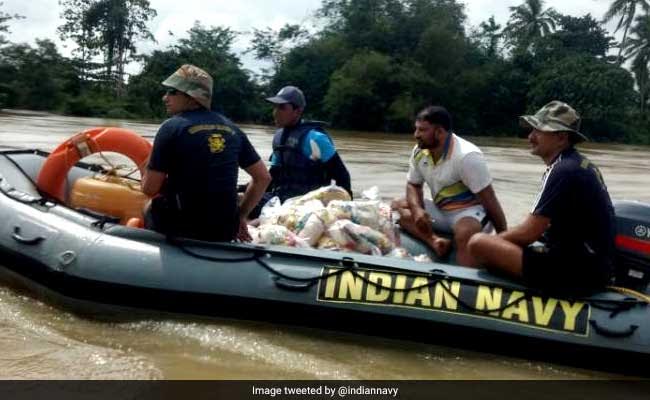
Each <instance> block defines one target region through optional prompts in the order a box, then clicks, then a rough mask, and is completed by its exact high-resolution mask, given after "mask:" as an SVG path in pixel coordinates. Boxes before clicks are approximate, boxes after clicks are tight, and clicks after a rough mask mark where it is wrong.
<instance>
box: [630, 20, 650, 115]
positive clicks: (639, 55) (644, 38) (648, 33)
mask: <svg viewBox="0 0 650 400" xmlns="http://www.w3.org/2000/svg"><path fill="white" fill-rule="evenodd" d="M631 33H632V35H633V36H631V37H630V38H629V39H628V42H627V43H626V46H625V53H624V55H625V58H626V59H631V60H632V72H633V73H634V77H635V78H636V83H637V86H638V87H639V96H640V97H639V102H640V104H639V106H640V110H641V115H642V117H645V113H646V106H647V103H648V95H649V94H650V82H649V80H650V79H649V75H650V16H649V15H644V16H640V17H638V18H637V23H636V25H635V26H634V27H633V28H632V31H631Z"/></svg>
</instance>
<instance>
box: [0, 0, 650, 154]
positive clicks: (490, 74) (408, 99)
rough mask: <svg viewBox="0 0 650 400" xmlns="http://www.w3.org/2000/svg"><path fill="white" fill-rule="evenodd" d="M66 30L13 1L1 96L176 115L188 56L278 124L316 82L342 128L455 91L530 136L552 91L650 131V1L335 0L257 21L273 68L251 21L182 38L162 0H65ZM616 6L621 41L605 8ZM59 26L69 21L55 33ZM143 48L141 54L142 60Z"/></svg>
mask: <svg viewBox="0 0 650 400" xmlns="http://www.w3.org/2000/svg"><path fill="white" fill-rule="evenodd" d="M59 5H60V7H61V10H62V17H63V20H64V23H63V24H62V25H61V26H60V27H59V29H58V34H59V35H60V37H61V38H62V39H68V40H72V41H73V42H74V43H75V44H76V48H75V50H74V51H73V53H72V56H71V57H64V56H62V55H61V53H60V51H59V49H57V47H56V45H55V44H54V43H53V42H52V41H50V40H47V39H43V40H38V41H36V44H35V45H28V44H24V43H10V42H7V40H6V39H5V38H4V37H3V36H2V34H3V32H7V30H8V29H10V28H11V25H12V24H13V23H19V22H17V20H18V19H20V18H22V17H21V16H18V15H8V14H6V13H3V12H2V3H0V107H15V108H18V107H19V108H29V109H36V110H48V111H55V112H61V113H66V114H71V115H78V116H100V117H112V118H147V119H159V118H163V117H164V109H163V107H162V104H161V100H160V98H161V95H162V88H161V86H160V82H161V81H162V80H163V79H164V78H166V77H167V76H168V75H169V74H171V73H172V72H173V71H174V70H176V68H178V66H179V65H181V64H183V63H193V64H196V65H198V66H201V67H202V68H204V69H206V70H207V71H208V72H210V73H211V75H212V76H213V77H214V78H215V86H214V91H215V93H214V100H213V106H214V108H215V109H217V110H220V111H222V112H224V113H225V114H226V115H228V116H230V117H231V118H233V119H235V120H238V121H246V122H260V123H267V122H269V120H270V108H269V106H268V105H267V104H265V103H264V101H263V98H264V96H265V95H270V94H273V93H274V92H275V91H277V90H278V89H279V88H280V87H282V86H284V85H286V84H293V85H296V86H299V87H301V88H302V89H303V90H304V92H305V94H306V96H307V100H308V110H307V114H308V116H309V117H310V118H313V119H319V120H326V121H329V122H330V123H331V124H332V126H334V127H337V128H347V129H355V130H372V131H389V132H410V131H411V130H412V119H413V115H414V113H415V112H416V111H417V110H418V109H420V108H421V107H423V106H425V105H427V104H434V103H435V104H442V105H445V106H446V107H447V108H449V109H450V111H451V112H452V113H453V114H454V116H455V119H456V128H457V130H458V131H459V132H461V133H466V134H472V135H517V134H519V133H520V129H519V128H518V126H517V118H516V116H518V115H520V114H524V113H530V112H534V111H535V110H536V109H538V108H539V107H541V106H542V105H544V104H545V103H547V102H548V101H550V100H553V99H560V100H563V101H565V102H567V103H569V104H571V105H573V106H574V107H575V108H576V109H577V110H578V111H579V112H580V113H581V114H582V116H583V118H584V122H583V130H584V131H585V132H586V133H587V134H588V135H589V136H591V137H592V138H593V139H595V140H600V141H618V142H628V143H646V144H649V143H650V111H649V110H648V108H649V107H648V102H649V97H650V72H649V69H650V15H649V10H650V1H648V0H613V1H612V3H611V7H610V9H609V11H608V12H607V14H606V15H604V16H593V15H590V14H587V15H582V16H571V15H563V14H562V13H561V12H560V11H559V10H555V9H553V8H548V7H545V5H544V2H543V0H524V2H523V3H522V4H521V5H519V6H516V7H511V8H510V12H511V13H510V17H509V19H508V20H507V21H504V22H497V21H495V19H494V17H491V18H488V19H487V20H486V21H484V22H482V23H481V24H480V26H477V27H472V26H469V25H468V23H467V17H466V14H465V10H464V6H463V5H462V4H461V3H460V2H458V1H456V0H323V1H322V4H321V8H320V9H319V10H318V11H317V12H316V18H317V19H318V22H319V24H318V26H319V28H318V30H317V31H314V30H313V29H312V31H310V30H309V29H308V28H309V27H303V26H298V25H286V26H284V27H283V28H282V29H279V30H272V29H270V28H268V27H259V28H257V29H254V31H253V32H252V39H251V40H250V43H251V44H250V48H249V49H248V52H250V53H251V54H253V55H254V56H255V57H256V58H257V59H259V60H263V61H265V62H267V63H268V65H270V67H269V68H268V69H266V70H264V72H263V73H262V75H261V76H260V75H255V74H253V73H252V72H250V71H247V70H246V69H244V67H243V66H242V63H241V60H240V58H239V57H240V55H239V54H236V53H235V52H234V51H233V42H234V41H235V39H237V37H238V35H241V33H238V32H235V31H234V30H232V29H231V28H230V27H226V26H216V27H215V26H205V25H203V24H202V23H199V22H197V23H196V24H195V25H194V26H193V27H192V28H191V29H190V30H189V32H187V35H184V36H183V37H182V38H181V39H178V40H177V41H176V42H175V43H174V44H172V45H171V46H169V47H167V48H159V49H156V50H154V51H153V52H152V53H150V54H146V55H143V54H138V53H137V51H136V44H138V43H141V42H143V41H152V40H153V36H152V34H151V32H150V31H149V29H148V25H149V24H150V23H151V21H152V20H153V18H155V16H156V11H155V10H154V9H152V8H151V6H150V3H149V1H148V0H60V2H59ZM610 20H613V21H616V22H617V28H618V31H619V32H622V40H621V41H620V43H619V42H616V41H615V40H614V38H613V37H612V33H610V32H608V31H607V30H606V29H605V27H604V23H605V22H607V21H610ZM53 33H54V32H53ZM129 63H131V64H133V63H136V64H138V65H139V67H140V68H139V71H140V72H138V73H137V74H134V75H128V74H127V73H126V72H125V67H126V66H127V65H129Z"/></svg>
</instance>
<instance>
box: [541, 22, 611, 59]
mask: <svg viewBox="0 0 650 400" xmlns="http://www.w3.org/2000/svg"><path fill="white" fill-rule="evenodd" d="M558 26H559V27H560V29H558V30H557V31H555V32H553V33H551V34H548V35H546V36H544V37H542V38H538V39H537V40H536V42H535V53H536V55H537V56H538V57H539V58H540V59H542V60H550V59H554V58H564V57H567V56H572V55H578V54H586V55H590V56H593V57H597V58H605V57H606V56H607V53H608V51H609V49H610V48H611V47H612V44H613V41H614V38H613V37H611V36H609V34H608V32H607V31H606V30H605V29H604V28H603V27H602V26H601V25H600V24H599V23H598V21H596V20H595V19H594V18H593V17H592V16H591V15H590V14H587V15H585V16H583V17H571V16H568V15H562V16H559V17H558Z"/></svg>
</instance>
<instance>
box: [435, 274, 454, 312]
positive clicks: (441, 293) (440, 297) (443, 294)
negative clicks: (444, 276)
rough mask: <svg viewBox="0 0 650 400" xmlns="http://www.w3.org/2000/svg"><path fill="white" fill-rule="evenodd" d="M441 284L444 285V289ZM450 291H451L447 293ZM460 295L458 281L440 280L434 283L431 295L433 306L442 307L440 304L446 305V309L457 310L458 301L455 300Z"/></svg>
mask: <svg viewBox="0 0 650 400" xmlns="http://www.w3.org/2000/svg"><path fill="white" fill-rule="evenodd" d="M442 285H445V287H446V288H447V289H445V288H444V287H443V286H442ZM449 292H451V293H449ZM459 296H460V282H451V285H449V282H447V281H442V282H438V283H437V284H436V291H435V293H434V297H433V306H434V307H435V308H442V304H443V303H444V304H445V305H446V308H447V309H448V310H457V309H458V301H457V300H456V299H457V298H458V297H459Z"/></svg>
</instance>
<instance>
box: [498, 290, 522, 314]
mask: <svg viewBox="0 0 650 400" xmlns="http://www.w3.org/2000/svg"><path fill="white" fill-rule="evenodd" d="M525 296H526V295H525V294H524V293H522V292H517V291H514V292H512V294H510V298H509V299H508V304H512V305H511V306H510V307H508V308H506V309H505V310H503V314H502V315H501V317H502V318H505V319H512V317H514V316H515V315H516V316H517V317H518V319H519V321H521V322H528V302H527V301H526V300H521V299H523V298H524V297H525Z"/></svg>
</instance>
